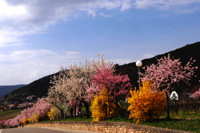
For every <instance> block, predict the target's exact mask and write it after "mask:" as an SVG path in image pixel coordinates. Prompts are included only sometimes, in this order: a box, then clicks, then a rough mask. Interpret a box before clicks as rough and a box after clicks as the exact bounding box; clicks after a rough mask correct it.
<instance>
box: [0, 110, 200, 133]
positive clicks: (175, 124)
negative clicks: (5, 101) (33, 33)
mask: <svg viewBox="0 0 200 133" xmlns="http://www.w3.org/2000/svg"><path fill="white" fill-rule="evenodd" d="M20 112H21V110H9V111H2V112H0V121H1V120H4V119H10V118H13V117H15V116H16V115H17V114H19V113H20ZM163 117H164V116H163ZM171 117H172V119H171V120H165V119H158V120H154V121H151V122H142V123H140V124H142V125H148V126H154V127H162V128H169V129H178V130H185V131H192V132H196V133H200V113H197V114H196V113H194V112H191V113H190V114H188V115H183V114H182V113H179V115H171ZM45 121H49V120H45ZM45 121H43V122H45ZM60 121H92V118H86V117H82V118H80V117H76V118H67V119H65V120H60ZM105 121H110V122H128V123H134V121H133V120H130V119H127V118H121V117H117V118H112V119H107V120H105Z"/></svg>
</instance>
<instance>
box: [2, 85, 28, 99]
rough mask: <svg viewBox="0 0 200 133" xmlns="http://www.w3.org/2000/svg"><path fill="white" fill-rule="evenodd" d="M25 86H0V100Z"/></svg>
mask: <svg viewBox="0 0 200 133" xmlns="http://www.w3.org/2000/svg"><path fill="white" fill-rule="evenodd" d="M23 86H25V85H4V86H0V99H1V98H3V97H4V96H5V95H7V94H9V93H10V92H12V91H13V90H15V89H17V88H20V87H23Z"/></svg>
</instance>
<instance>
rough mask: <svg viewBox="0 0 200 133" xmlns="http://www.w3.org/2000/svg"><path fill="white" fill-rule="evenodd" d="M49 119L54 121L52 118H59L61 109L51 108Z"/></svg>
mask: <svg viewBox="0 0 200 133" xmlns="http://www.w3.org/2000/svg"><path fill="white" fill-rule="evenodd" d="M47 115H48V117H49V119H50V120H51V121H52V120H56V119H59V115H60V113H59V111H58V109H56V108H51V110H50V111H49V112H48V113H47Z"/></svg>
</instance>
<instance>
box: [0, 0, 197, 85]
mask: <svg viewBox="0 0 200 133" xmlns="http://www.w3.org/2000/svg"><path fill="white" fill-rule="evenodd" d="M0 25H1V26H0V70H1V71H0V85H14V84H28V83H30V82H32V81H34V80H36V79H39V78H41V77H43V76H46V75H49V74H52V73H55V72H57V71H59V70H60V67H61V66H64V67H69V66H70V65H71V64H79V63H80V62H83V61H84V59H86V58H97V57H98V55H99V54H103V55H104V57H105V58H106V59H109V60H111V61H113V62H114V63H118V64H124V63H126V64H127V63H130V62H135V61H137V60H141V59H145V58H150V57H153V56H155V55H157V54H162V53H165V52H168V51H171V50H174V49H177V48H179V47H182V46H184V45H186V44H190V43H194V42H197V41H200V30H199V29H200V0H190V1H188V0H28V1H27V0H14V1H13V0H0Z"/></svg>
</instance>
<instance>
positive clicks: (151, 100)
mask: <svg viewBox="0 0 200 133" xmlns="http://www.w3.org/2000/svg"><path fill="white" fill-rule="evenodd" d="M142 85H143V86H142V87H141V88H140V90H139V91H137V90H131V91H130V94H131V97H130V98H128V103H129V104H130V106H129V107H128V111H130V115H129V118H133V119H134V120H136V122H137V123H139V122H140V121H147V120H152V119H155V118H159V116H160V115H161V114H162V113H163V111H164V110H165V105H166V95H165V92H164V91H159V90H157V88H155V87H153V85H152V83H151V82H149V81H145V82H143V83H142Z"/></svg>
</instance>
